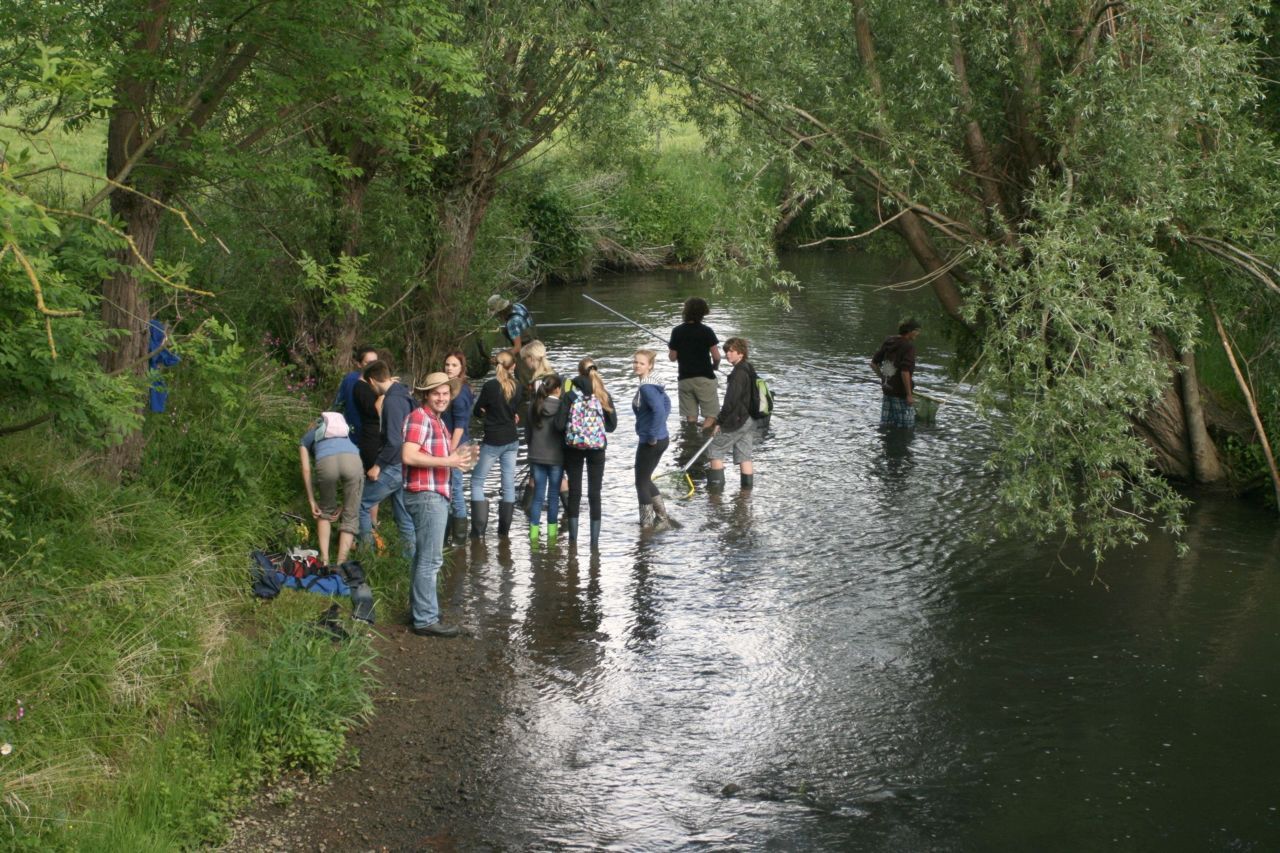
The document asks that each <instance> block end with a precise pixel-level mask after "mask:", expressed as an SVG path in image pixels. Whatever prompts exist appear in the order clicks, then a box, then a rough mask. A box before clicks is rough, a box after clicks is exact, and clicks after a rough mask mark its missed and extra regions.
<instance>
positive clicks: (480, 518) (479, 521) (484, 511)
mask: <svg viewBox="0 0 1280 853" xmlns="http://www.w3.org/2000/svg"><path fill="white" fill-rule="evenodd" d="M488 526H489V502H488V501H472V502H471V538H473V539H483V538H484V529H485V528H486V527H488Z"/></svg>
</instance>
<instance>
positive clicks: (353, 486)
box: [316, 453, 365, 534]
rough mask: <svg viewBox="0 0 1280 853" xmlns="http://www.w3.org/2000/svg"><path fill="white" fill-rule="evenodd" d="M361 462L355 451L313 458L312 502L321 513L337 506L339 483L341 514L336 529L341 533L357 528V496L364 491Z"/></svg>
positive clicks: (358, 520) (332, 511)
mask: <svg viewBox="0 0 1280 853" xmlns="http://www.w3.org/2000/svg"><path fill="white" fill-rule="evenodd" d="M364 480H365V476H364V465H362V464H361V463H360V456H359V455H358V454H355V453H335V454H334V455H333V456H326V457H325V458H323V459H321V460H319V461H317V462H316V491H317V492H319V494H318V495H316V503H318V504H319V505H320V511H321V512H323V513H324V514H325V515H329V516H331V515H333V514H334V513H335V512H337V509H338V484H339V483H341V484H342V518H341V519H340V520H339V521H338V529H339V530H341V531H342V532H343V533H352V534H355V533H359V532H360V498H361V496H362V495H363V494H364Z"/></svg>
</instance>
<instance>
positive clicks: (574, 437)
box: [556, 358, 618, 551]
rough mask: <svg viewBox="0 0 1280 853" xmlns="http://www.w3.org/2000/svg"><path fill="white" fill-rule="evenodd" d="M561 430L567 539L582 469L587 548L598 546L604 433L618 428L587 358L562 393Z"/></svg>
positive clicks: (572, 532)
mask: <svg viewBox="0 0 1280 853" xmlns="http://www.w3.org/2000/svg"><path fill="white" fill-rule="evenodd" d="M556 418H557V419H558V420H559V422H560V431H561V432H563V433H564V443H565V447H564V471H565V475H566V476H567V477H568V478H569V495H568V498H567V499H566V501H565V508H566V513H567V518H566V520H565V524H567V525H568V527H569V541H570V542H577V541H578V513H579V511H580V509H581V507H582V468H583V466H584V465H585V466H586V469H587V500H588V502H589V504H590V509H591V550H593V551H595V550H598V549H599V548H600V516H601V511H600V509H601V508H600V493H601V491H602V490H603V486H604V459H605V448H607V447H608V445H609V439H608V436H607V433H611V432H613V431H614V430H615V429H617V428H618V412H617V410H616V409H614V407H613V399H612V398H611V397H610V396H609V392H608V391H607V390H606V389H605V387H604V380H603V379H601V378H600V371H598V370H596V363H595V362H594V361H592V360H591V359H589V358H584V359H583V360H582V361H580V362H578V375H577V376H575V377H573V384H572V387H571V388H570V389H569V392H568V393H567V394H565V396H564V400H563V402H562V404H561V406H560V412H559V413H558V414H557V415H556Z"/></svg>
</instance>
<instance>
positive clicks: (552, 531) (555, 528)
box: [547, 521, 560, 545]
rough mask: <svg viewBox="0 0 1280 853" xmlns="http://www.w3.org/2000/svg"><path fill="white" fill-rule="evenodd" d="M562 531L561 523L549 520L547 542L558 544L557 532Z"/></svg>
mask: <svg viewBox="0 0 1280 853" xmlns="http://www.w3.org/2000/svg"><path fill="white" fill-rule="evenodd" d="M559 531H560V525H558V524H555V523H553V522H550V521H548V522H547V544H548V545H554V544H556V534H557V533H558V532H559Z"/></svg>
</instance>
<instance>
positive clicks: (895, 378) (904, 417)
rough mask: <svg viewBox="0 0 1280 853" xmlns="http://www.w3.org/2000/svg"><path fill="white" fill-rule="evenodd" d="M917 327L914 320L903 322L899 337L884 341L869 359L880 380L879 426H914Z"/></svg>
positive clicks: (891, 337) (918, 328) (918, 326)
mask: <svg viewBox="0 0 1280 853" xmlns="http://www.w3.org/2000/svg"><path fill="white" fill-rule="evenodd" d="M918 337H920V324H919V323H918V322H916V320H915V319H914V318H909V319H907V320H903V321H902V324H901V325H900V326H898V334H896V335H891V336H890V337H887V338H885V340H884V343H882V344H881V345H880V349H878V350H876V354H875V355H873V356H872V357H871V369H872V370H874V371H875V372H876V375H877V376H879V377H880V383H881V385H880V387H881V390H883V391H884V397H883V398H882V400H881V402H880V426H882V427H905V428H908V429H910V428H911V427H914V426H915V425H916V409H915V403H916V401H915V384H914V378H915V372H916V345H915V340H916V338H918Z"/></svg>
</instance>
